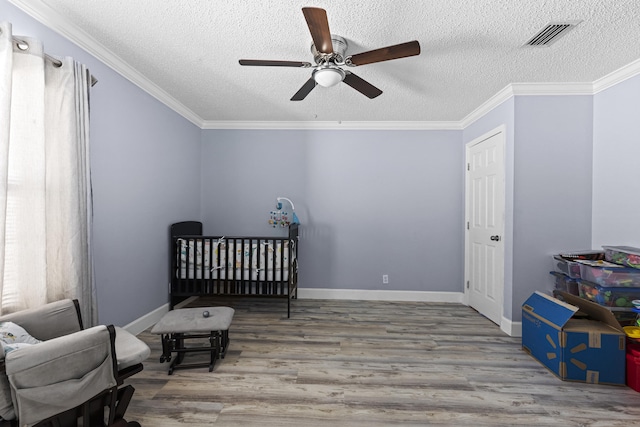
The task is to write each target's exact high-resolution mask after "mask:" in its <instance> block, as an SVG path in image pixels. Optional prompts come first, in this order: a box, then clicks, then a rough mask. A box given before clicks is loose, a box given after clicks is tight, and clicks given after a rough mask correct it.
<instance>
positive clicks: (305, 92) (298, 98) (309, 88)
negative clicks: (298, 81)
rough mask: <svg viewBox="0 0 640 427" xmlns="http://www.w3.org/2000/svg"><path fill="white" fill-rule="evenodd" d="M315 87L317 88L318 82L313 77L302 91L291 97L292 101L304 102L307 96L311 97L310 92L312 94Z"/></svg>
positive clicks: (304, 85)
mask: <svg viewBox="0 0 640 427" xmlns="http://www.w3.org/2000/svg"><path fill="white" fill-rule="evenodd" d="M314 87H316V81H315V80H314V79H313V77H311V78H310V79H309V80H307V82H306V83H305V84H303V85H302V87H301V88H300V90H299V91H297V92H296V94H295V95H293V96H292V97H291V101H302V100H303V99H304V98H306V96H307V95H309V92H311V91H312V90H313V88H314Z"/></svg>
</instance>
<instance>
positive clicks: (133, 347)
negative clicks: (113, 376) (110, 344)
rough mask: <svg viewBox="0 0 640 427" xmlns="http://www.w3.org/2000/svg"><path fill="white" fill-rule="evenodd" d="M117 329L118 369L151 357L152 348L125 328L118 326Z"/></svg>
mask: <svg viewBox="0 0 640 427" xmlns="http://www.w3.org/2000/svg"><path fill="white" fill-rule="evenodd" d="M115 329H116V357H117V359H118V371H121V370H122V369H125V368H128V367H129V366H133V365H137V364H138V363H142V362H143V361H145V360H146V359H147V357H149V355H150V354H151V349H150V348H149V346H148V345H146V344H145V343H144V342H142V341H141V340H140V339H138V338H137V337H136V336H135V335H133V334H131V333H130V332H127V331H126V330H125V329H122V328H120V327H118V326H116V328H115Z"/></svg>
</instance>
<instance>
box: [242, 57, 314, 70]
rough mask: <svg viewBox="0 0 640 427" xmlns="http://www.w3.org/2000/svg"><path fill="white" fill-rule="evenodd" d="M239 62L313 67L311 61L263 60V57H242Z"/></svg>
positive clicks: (256, 64)
mask: <svg viewBox="0 0 640 427" xmlns="http://www.w3.org/2000/svg"><path fill="white" fill-rule="evenodd" d="M238 62H239V63H240V65H251V66H261V67H299V68H309V67H311V63H310V62H302V61H270V60H262V59H241V60H239V61H238Z"/></svg>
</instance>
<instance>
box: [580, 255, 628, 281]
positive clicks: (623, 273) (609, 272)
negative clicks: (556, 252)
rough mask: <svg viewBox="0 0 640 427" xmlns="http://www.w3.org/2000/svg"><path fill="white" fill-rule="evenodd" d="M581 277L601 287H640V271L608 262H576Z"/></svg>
mask: <svg viewBox="0 0 640 427" xmlns="http://www.w3.org/2000/svg"><path fill="white" fill-rule="evenodd" d="M576 262H578V263H579V264H580V277H581V278H582V279H585V280H587V281H589V282H593V283H597V284H598V285H601V286H614V287H625V286H628V287H640V269H637V268H629V267H623V266H621V265H618V264H613V263H611V262H607V261H588V260H580V261H576Z"/></svg>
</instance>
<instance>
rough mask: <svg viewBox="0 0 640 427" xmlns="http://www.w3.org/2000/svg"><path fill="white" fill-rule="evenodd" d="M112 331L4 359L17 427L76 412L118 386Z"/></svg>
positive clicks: (100, 329) (92, 331)
mask: <svg viewBox="0 0 640 427" xmlns="http://www.w3.org/2000/svg"><path fill="white" fill-rule="evenodd" d="M114 349H115V331H114V328H113V326H109V327H107V326H96V327H93V328H89V329H86V330H83V331H79V332H76V333H73V334H70V335H66V336H63V337H58V338H54V339H51V340H49V341H45V342H42V343H39V344H34V345H32V346H29V347H27V348H21V349H18V350H13V351H11V352H9V353H7V354H6V357H5V367H6V371H7V376H8V377H9V383H10V385H11V395H12V399H13V404H14V408H15V410H16V413H17V416H18V419H19V420H20V424H21V425H31V424H32V423H36V422H38V421H41V420H44V419H46V418H48V417H50V416H53V415H56V414H58V413H61V412H64V411H66V410H68V409H72V408H75V407H77V406H79V405H81V404H82V403H84V402H85V401H87V400H89V399H90V398H92V397H94V396H97V395H98V394H100V393H102V392H104V391H105V390H107V389H109V388H111V387H115V386H116V375H115V355H114Z"/></svg>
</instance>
